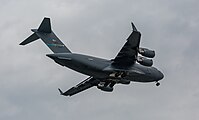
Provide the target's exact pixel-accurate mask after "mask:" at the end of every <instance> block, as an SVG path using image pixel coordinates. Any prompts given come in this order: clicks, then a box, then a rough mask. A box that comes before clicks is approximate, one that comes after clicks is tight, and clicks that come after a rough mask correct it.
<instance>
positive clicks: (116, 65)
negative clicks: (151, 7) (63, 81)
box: [19, 17, 164, 96]
mask: <svg viewBox="0 0 199 120" xmlns="http://www.w3.org/2000/svg"><path fill="white" fill-rule="evenodd" d="M131 24H132V29H133V30H132V33H131V34H130V36H129V37H128V38H127V41H126V43H125V44H124V46H123V47H122V48H121V50H120V51H119V53H118V54H117V56H116V57H115V58H114V59H111V60H108V59H102V58H97V57H93V56H88V55H83V54H79V53H72V52H71V51H70V50H69V49H68V48H67V47H66V46H65V45H64V44H63V43H62V42H61V40H60V39H59V38H58V37H57V36H56V35H55V33H54V32H53V31H52V29H51V22H50V18H47V17H44V19H43V21H42V22H41V24H40V26H39V28H38V29H31V31H32V32H33V34H32V35H30V36H29V37H28V38H27V39H25V40H24V41H23V42H21V43H20V44H19V45H26V44H29V43H31V42H33V41H35V40H38V39H39V38H41V40H42V41H43V42H44V43H45V44H46V45H47V46H48V47H49V48H50V49H51V51H52V52H53V54H46V56H47V57H49V58H51V59H52V60H54V61H55V62H56V63H57V64H59V65H61V66H64V67H68V68H70V69H72V70H74V71H77V72H80V73H82V74H85V75H88V76H89V77H88V78H87V79H85V80H84V81H82V82H80V83H79V84H77V85H76V86H74V87H72V88H70V89H69V90H67V91H66V92H62V91H61V89H59V88H58V90H59V92H60V94H61V95H64V96H72V95H75V94H77V93H79V92H82V91H84V90H86V89H89V88H91V87H93V86H96V87H97V88H98V89H100V90H102V91H106V92H112V91H113V87H114V85H116V84H125V85H128V84H130V82H142V83H148V82H155V83H156V86H159V85H160V83H159V81H160V80H162V79H163V78H164V75H163V73H162V72H161V71H159V70H158V69H157V68H155V67H152V65H153V61H152V59H149V58H153V57H154V56H155V51H154V50H149V49H147V48H142V47H139V45H140V38H141V33H140V32H139V31H138V30H137V28H136V27H135V25H134V24H133V23H131ZM138 54H140V55H141V56H139V55H138ZM143 56H144V57H143ZM146 57H147V58H146Z"/></svg>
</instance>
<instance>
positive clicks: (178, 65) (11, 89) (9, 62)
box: [0, 0, 199, 120]
mask: <svg viewBox="0 0 199 120" xmlns="http://www.w3.org/2000/svg"><path fill="white" fill-rule="evenodd" d="M198 5H199V1H198V0H173V1H168V0H150V1H149V0H42V1H41V0H32V1H27V0H18V1H17V0H0V21H1V22H0V41H1V43H0V51H1V57H0V58H1V59H0V119H1V120H79V119H82V120H103V119H104V120H106V119H111V120H112V119H113V120H121V119H126V120H130V119H131V120H198V118H199V114H198V113H199V79H198V71H199V62H198V59H199V54H198V51H199V40H198V35H199V34H198V32H199V30H198V29H199V14H198V11H199V6H198ZM44 17H50V18H51V22H52V28H53V31H54V32H55V33H56V34H57V36H58V37H59V38H60V39H61V40H62V41H63V42H64V43H65V44H66V45H67V46H68V48H69V49H70V50H71V51H73V52H77V53H83V54H88V55H93V56H97V57H102V58H107V59H111V58H114V57H115V56H116V54H117V53H118V51H119V50H120V49H121V47H122V46H123V44H124V43H125V40H126V38H127V37H128V35H129V34H130V33H131V25H130V22H132V21H133V22H134V24H135V25H136V26H137V29H138V30H139V31H141V33H142V39H141V46H144V47H148V48H151V49H154V50H155V51H156V57H155V59H154V66H155V67H157V68H158V69H160V70H161V71H163V73H164V74H165V78H164V79H163V80H162V81H161V85H160V86H159V87H156V86H155V83H147V84H146V83H131V84H130V85H128V86H125V85H116V86H115V89H114V91H113V92H112V93H106V92H103V91H100V90H98V89H97V88H95V87H93V88H91V89H89V90H87V91H85V92H82V93H80V94H77V95H75V96H73V97H64V96H60V95H59V92H58V90H57V88H61V89H62V90H63V91H65V90H67V89H69V88H70V87H72V86H74V85H76V84H77V83H79V82H81V81H82V80H84V79H85V78H86V77H87V76H85V75H82V74H80V73H77V72H75V71H72V70H70V69H68V68H64V67H62V66H59V65H57V64H55V63H54V62H53V61H52V60H51V59H49V58H47V57H46V56H45V54H48V53H52V52H51V51H50V50H49V49H48V48H47V47H46V46H45V45H44V43H42V41H41V40H38V41H36V42H34V43H32V44H29V45H27V46H19V45H18V44H19V43H20V42H21V41H23V40H24V39H25V38H27V37H28V36H29V35H30V34H31V31H30V29H31V28H37V27H38V26H39V24H40V23H41V21H42V19H43V18H44Z"/></svg>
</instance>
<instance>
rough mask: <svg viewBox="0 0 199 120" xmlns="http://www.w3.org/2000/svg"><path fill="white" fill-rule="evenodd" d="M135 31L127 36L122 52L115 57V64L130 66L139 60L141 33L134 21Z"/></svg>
mask: <svg viewBox="0 0 199 120" xmlns="http://www.w3.org/2000/svg"><path fill="white" fill-rule="evenodd" d="M132 28H133V32H132V33H131V34H130V36H129V37H128V38H127V42H126V43H125V44H124V46H123V47H122V49H121V50H120V52H119V53H118V54H117V56H116V57H115V59H113V63H112V65H114V66H130V65H132V64H134V63H135V61H136V60H137V54H138V48H139V45H140V38H141V33H140V32H139V31H137V29H136V27H135V25H134V24H133V23H132Z"/></svg>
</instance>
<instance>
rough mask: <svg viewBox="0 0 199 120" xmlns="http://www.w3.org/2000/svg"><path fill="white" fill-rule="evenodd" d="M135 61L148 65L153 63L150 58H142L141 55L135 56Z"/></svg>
mask: <svg viewBox="0 0 199 120" xmlns="http://www.w3.org/2000/svg"><path fill="white" fill-rule="evenodd" d="M137 62H138V63H140V64H141V65H144V66H149V67H150V66H152V65H153V60H152V59H147V58H144V57H141V56H138V57H137Z"/></svg>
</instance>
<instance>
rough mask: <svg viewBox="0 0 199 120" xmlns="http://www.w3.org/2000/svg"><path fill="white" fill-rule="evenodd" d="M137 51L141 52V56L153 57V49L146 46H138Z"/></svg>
mask: <svg viewBox="0 0 199 120" xmlns="http://www.w3.org/2000/svg"><path fill="white" fill-rule="evenodd" d="M138 53H139V54H141V55H142V56H145V57H149V58H153V57H155V51H154V50H149V49H147V48H139V49H138Z"/></svg>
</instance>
